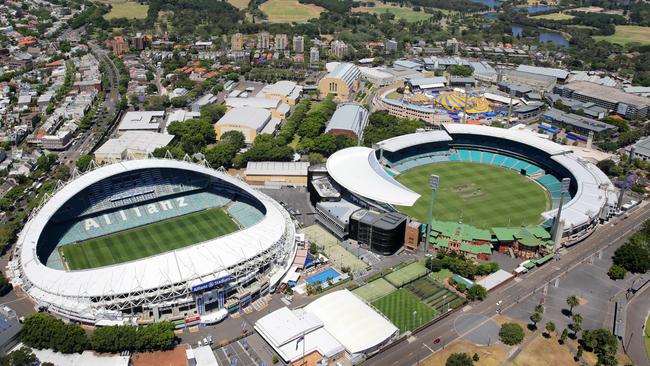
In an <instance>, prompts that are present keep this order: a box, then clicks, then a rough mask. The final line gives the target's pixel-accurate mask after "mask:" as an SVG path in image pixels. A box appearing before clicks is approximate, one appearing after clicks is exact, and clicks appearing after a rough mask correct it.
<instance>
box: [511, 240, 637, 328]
mask: <svg viewBox="0 0 650 366" xmlns="http://www.w3.org/2000/svg"><path fill="white" fill-rule="evenodd" d="M615 250H616V248H615V247H609V248H607V249H605V250H601V251H599V252H596V253H593V254H592V255H591V256H590V257H588V258H585V259H586V261H585V262H583V263H581V264H579V265H578V266H577V267H576V268H575V269H574V270H573V271H572V272H570V273H569V274H566V275H564V276H562V277H560V278H559V279H558V280H557V281H555V282H554V283H551V284H549V285H548V286H546V287H545V288H544V289H542V290H541V291H539V292H538V293H535V294H533V296H530V297H528V298H527V299H526V300H524V301H522V302H521V304H519V305H517V306H514V307H512V308H510V309H509V310H508V311H506V312H505V313H504V314H505V315H506V316H509V317H513V318H515V319H518V320H521V321H523V322H528V323H530V319H529V318H530V315H531V314H532V313H533V310H534V307H535V305H537V304H540V303H543V304H544V308H545V310H544V316H543V320H542V322H541V324H545V323H546V322H548V321H552V322H553V323H555V325H556V327H557V329H558V330H559V332H560V333H561V332H562V330H563V329H564V328H565V327H568V325H569V324H570V323H571V318H570V315H571V314H570V312H569V306H568V305H567V303H566V299H567V297H569V296H571V295H575V296H577V297H578V298H579V299H580V305H578V306H577V307H576V308H574V309H573V313H574V314H576V313H578V314H580V315H581V316H582V318H583V322H582V328H583V329H594V328H607V329H612V326H613V322H614V304H615V301H614V299H613V298H614V296H616V295H617V294H618V293H620V292H624V291H626V289H627V288H629V286H630V285H631V283H632V282H633V281H634V278H636V276H632V275H628V276H626V279H625V280H618V281H612V280H610V279H609V277H608V276H607V270H608V269H609V267H610V266H611V264H612V261H611V256H612V255H613V253H614V251H615ZM547 266H548V267H562V262H561V260H560V261H553V262H550V263H548V264H546V265H545V266H544V267H542V268H539V269H537V270H539V271H543V270H545V268H546V267H547ZM523 295H524V294H522V297H523ZM542 326H543V325H542Z"/></svg>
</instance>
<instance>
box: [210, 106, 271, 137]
mask: <svg viewBox="0 0 650 366" xmlns="http://www.w3.org/2000/svg"><path fill="white" fill-rule="evenodd" d="M269 122H271V112H269V111H268V110H266V109H263V108H255V107H239V108H233V109H231V110H229V111H228V112H226V114H224V115H223V117H221V119H219V121H217V123H215V124H214V132H215V133H216V135H217V140H221V135H223V134H224V133H226V132H228V131H239V132H241V133H242V134H243V135H244V141H245V142H246V143H247V144H252V143H253V141H255V137H257V135H258V134H260V133H263V132H262V131H263V130H264V128H265V127H266V125H267V124H269Z"/></svg>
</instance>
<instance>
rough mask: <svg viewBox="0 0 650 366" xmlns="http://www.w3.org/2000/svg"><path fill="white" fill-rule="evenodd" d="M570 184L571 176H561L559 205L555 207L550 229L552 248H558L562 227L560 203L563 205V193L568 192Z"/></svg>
mask: <svg viewBox="0 0 650 366" xmlns="http://www.w3.org/2000/svg"><path fill="white" fill-rule="evenodd" d="M570 185H571V178H563V179H562V182H561V184H560V205H559V206H558V208H557V215H555V220H554V221H553V228H552V229H551V235H552V236H553V241H554V243H555V244H554V249H555V250H557V249H558V245H559V243H560V239H562V227H561V223H560V221H561V218H562V205H564V194H565V193H568V192H569V186H570Z"/></svg>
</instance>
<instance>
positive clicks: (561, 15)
mask: <svg viewBox="0 0 650 366" xmlns="http://www.w3.org/2000/svg"><path fill="white" fill-rule="evenodd" d="M531 18H533V19H546V20H570V19H573V18H575V17H574V16H573V15H570V14H565V13H551V14H544V15H535V16H532V17H531Z"/></svg>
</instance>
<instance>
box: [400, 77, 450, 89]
mask: <svg viewBox="0 0 650 366" xmlns="http://www.w3.org/2000/svg"><path fill="white" fill-rule="evenodd" d="M408 83H409V84H411V85H412V86H414V87H418V88H424V87H425V86H427V85H439V84H442V85H445V84H447V78H446V77H444V76H436V77H432V78H417V79H410V80H409V81H408Z"/></svg>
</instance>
